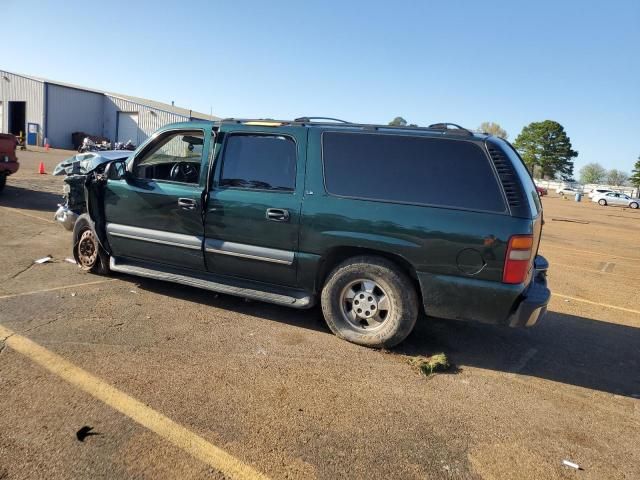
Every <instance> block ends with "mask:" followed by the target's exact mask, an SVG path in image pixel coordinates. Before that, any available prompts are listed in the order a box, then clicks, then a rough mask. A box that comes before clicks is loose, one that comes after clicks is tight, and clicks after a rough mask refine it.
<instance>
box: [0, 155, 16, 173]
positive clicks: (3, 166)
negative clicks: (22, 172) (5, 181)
mask: <svg viewBox="0 0 640 480" xmlns="http://www.w3.org/2000/svg"><path fill="white" fill-rule="evenodd" d="M7 158H9V157H5V156H4V155H1V154H0V173H2V174H4V175H11V174H12V173H16V172H17V171H18V169H19V168H20V164H19V163H18V162H11V161H7Z"/></svg>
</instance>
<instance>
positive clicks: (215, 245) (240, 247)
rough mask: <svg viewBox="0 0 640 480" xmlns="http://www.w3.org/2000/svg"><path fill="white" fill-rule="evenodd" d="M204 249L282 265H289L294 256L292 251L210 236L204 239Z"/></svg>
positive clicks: (209, 251)
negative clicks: (227, 240) (216, 238)
mask: <svg viewBox="0 0 640 480" xmlns="http://www.w3.org/2000/svg"><path fill="white" fill-rule="evenodd" d="M204 250H205V251H206V252H208V253H218V254H221V255H231V256H234V257H241V258H248V259H251V260H261V261H263V262H271V263H280V264H282V265H291V264H292V263H293V258H294V253H293V252H289V251H287V250H277V249H275V248H266V247H257V246H255V245H247V244H244V243H234V242H224V241H222V240H214V239H211V238H207V239H206V240H205V242H204Z"/></svg>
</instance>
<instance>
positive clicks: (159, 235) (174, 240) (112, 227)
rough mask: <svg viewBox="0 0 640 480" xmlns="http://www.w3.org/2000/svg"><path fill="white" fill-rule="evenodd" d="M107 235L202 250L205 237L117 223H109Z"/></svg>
mask: <svg viewBox="0 0 640 480" xmlns="http://www.w3.org/2000/svg"><path fill="white" fill-rule="evenodd" d="M107 235H111V236H114V237H121V238H128V239H131V240H140V241H143V242H151V243H159V244H162V245H170V246H172V247H181V248H188V249H190V250H202V240H203V239H202V237H199V236H197V235H185V234H183V233H173V232H165V231H163V230H152V229H150V228H140V227H131V226H129V225H120V224H117V223H107Z"/></svg>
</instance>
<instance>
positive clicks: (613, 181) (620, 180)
mask: <svg viewBox="0 0 640 480" xmlns="http://www.w3.org/2000/svg"><path fill="white" fill-rule="evenodd" d="M628 178H629V175H627V173H625V172H622V171H620V170H616V169H615V168H612V169H611V170H609V171H608V172H607V183H608V184H609V185H615V186H618V185H624V183H625V182H626V181H627V179H628Z"/></svg>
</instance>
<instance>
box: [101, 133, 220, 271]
mask: <svg viewBox="0 0 640 480" xmlns="http://www.w3.org/2000/svg"><path fill="white" fill-rule="evenodd" d="M210 138H211V130H210V129H199V128H171V129H167V130H164V131H160V132H159V133H157V134H156V135H154V137H152V139H151V140H150V141H149V142H147V144H146V145H145V146H143V147H142V148H141V149H140V150H138V152H136V154H135V156H134V158H132V159H131V160H130V161H129V163H128V165H127V174H126V175H124V177H123V178H122V179H116V180H112V179H110V180H109V181H108V183H107V188H106V193H105V201H104V205H105V217H106V221H107V225H106V230H107V238H108V240H109V244H110V246H111V249H112V251H113V255H114V257H116V258H118V257H124V258H129V259H137V260H143V261H151V262H154V263H158V264H164V265H170V266H174V267H181V268H188V269H192V270H201V271H202V270H205V266H204V258H203V253H202V241H203V225H202V203H201V202H202V192H203V191H204V186H205V184H206V177H207V171H208V157H209V155H208V151H209V144H210Z"/></svg>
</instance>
